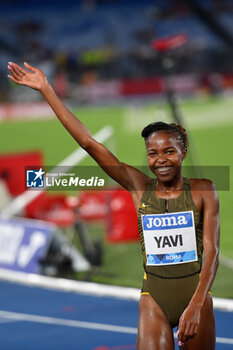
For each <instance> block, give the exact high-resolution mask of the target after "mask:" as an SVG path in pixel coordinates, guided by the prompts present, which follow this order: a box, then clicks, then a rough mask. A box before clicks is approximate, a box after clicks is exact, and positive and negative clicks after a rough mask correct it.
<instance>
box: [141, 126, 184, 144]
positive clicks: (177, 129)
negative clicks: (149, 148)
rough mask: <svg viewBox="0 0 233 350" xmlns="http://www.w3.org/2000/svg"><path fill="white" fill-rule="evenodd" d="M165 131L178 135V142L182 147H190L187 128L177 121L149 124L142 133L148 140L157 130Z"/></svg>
mask: <svg viewBox="0 0 233 350" xmlns="http://www.w3.org/2000/svg"><path fill="white" fill-rule="evenodd" d="M161 130H162V131H165V132H167V133H168V134H174V135H176V137H177V142H179V143H180V144H181V146H182V149H184V150H187V148H188V135H187V133H186V130H185V128H184V127H183V126H182V125H180V124H176V123H171V124H167V123H164V122H155V123H150V124H148V125H147V126H146V127H145V128H144V129H143V130H142V133H141V136H142V137H143V138H144V139H145V141H146V140H147V138H148V137H149V136H150V134H152V133H153V132H156V131H161Z"/></svg>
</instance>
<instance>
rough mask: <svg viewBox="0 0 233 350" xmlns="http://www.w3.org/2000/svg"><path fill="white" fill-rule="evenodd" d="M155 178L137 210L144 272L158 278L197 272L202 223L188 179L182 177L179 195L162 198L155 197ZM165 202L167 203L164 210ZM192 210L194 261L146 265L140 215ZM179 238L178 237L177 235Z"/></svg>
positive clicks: (201, 246)
mask: <svg viewBox="0 0 233 350" xmlns="http://www.w3.org/2000/svg"><path fill="white" fill-rule="evenodd" d="M155 185H156V179H152V180H151V182H150V183H149V185H148V186H147V188H146V190H145V192H144V194H143V196H142V199H141V202H140V207H139V210H138V229H139V235H140V243H141V249H142V254H143V260H144V268H145V271H146V273H148V274H153V275H155V276H157V277H160V278H168V279H169V278H182V277H188V276H192V275H195V274H198V273H199V272H200V271H201V263H202V254H203V223H202V217H201V214H200V213H199V211H198V209H197V208H196V206H195V204H194V202H193V198H192V193H191V186H190V179H187V178H184V184H183V190H182V192H181V194H180V195H179V197H177V198H171V199H168V200H166V199H164V198H159V197H157V195H156V193H155ZM166 202H167V203H168V206H167V210H166ZM179 212H193V218H194V223H195V232H196V233H195V235H196V252H197V259H196V261H192V262H187V263H183V264H167V265H166V264H165V265H161V266H149V265H147V257H146V251H145V240H144V234H143V227H142V216H143V215H148V216H149V215H150V214H164V213H179ZM178 238H179V237H178Z"/></svg>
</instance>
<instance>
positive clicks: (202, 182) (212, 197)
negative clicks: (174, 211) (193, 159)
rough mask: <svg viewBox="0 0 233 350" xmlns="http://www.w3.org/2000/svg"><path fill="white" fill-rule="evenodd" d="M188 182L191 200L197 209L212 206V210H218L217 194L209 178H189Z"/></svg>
mask: <svg viewBox="0 0 233 350" xmlns="http://www.w3.org/2000/svg"><path fill="white" fill-rule="evenodd" d="M190 184H191V191H192V196H193V200H194V202H195V204H196V206H197V207H198V208H199V210H200V208H209V209H211V208H212V209H213V210H214V211H218V208H219V199H218V194H217V191H216V188H215V184H214V183H213V182H212V181H211V180H208V179H190ZM201 210H202V209H201ZM201 210H200V211H201Z"/></svg>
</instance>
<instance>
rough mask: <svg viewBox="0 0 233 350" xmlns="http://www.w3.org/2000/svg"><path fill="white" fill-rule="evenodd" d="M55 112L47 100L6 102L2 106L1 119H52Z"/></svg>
mask: <svg viewBox="0 0 233 350" xmlns="http://www.w3.org/2000/svg"><path fill="white" fill-rule="evenodd" d="M51 116H54V113H53V111H52V109H51V107H50V106H49V105H48V104H47V103H46V102H33V103H5V104H2V105H1V106H0V121H1V120H5V119H6V120H11V119H18V120H27V119H51Z"/></svg>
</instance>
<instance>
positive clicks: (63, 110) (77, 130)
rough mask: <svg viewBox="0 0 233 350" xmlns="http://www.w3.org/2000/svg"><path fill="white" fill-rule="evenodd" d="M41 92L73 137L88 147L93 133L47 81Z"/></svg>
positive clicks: (81, 144) (83, 146)
mask: <svg viewBox="0 0 233 350" xmlns="http://www.w3.org/2000/svg"><path fill="white" fill-rule="evenodd" d="M40 92H41V94H42V95H43V97H44V98H45V100H46V101H47V102H48V104H49V105H50V107H51V108H52V109H53V111H54V113H55V114H56V116H57V117H58V119H59V120H60V121H61V123H62V124H63V125H64V127H65V128H66V129H67V130H68V131H69V133H70V134H71V135H72V136H73V138H74V139H75V140H76V141H77V142H78V143H79V145H80V146H81V147H82V148H84V149H86V148H88V145H89V144H90V142H91V140H93V138H92V135H91V133H90V132H89V130H88V129H87V128H86V127H85V126H84V125H83V124H82V123H81V121H80V120H79V119H78V118H76V117H75V115H74V114H73V113H71V112H70V111H69V109H68V108H67V107H66V106H65V105H64V104H63V102H62V101H61V100H60V99H59V98H58V96H57V95H56V93H55V92H54V90H53V88H52V87H51V85H50V84H49V83H48V82H47V81H46V82H45V83H44V84H43V87H41V89H40Z"/></svg>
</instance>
